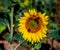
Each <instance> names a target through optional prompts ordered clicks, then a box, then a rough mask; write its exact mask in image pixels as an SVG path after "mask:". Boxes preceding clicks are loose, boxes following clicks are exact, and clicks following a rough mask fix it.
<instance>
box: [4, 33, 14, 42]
mask: <svg viewBox="0 0 60 50" xmlns="http://www.w3.org/2000/svg"><path fill="white" fill-rule="evenodd" d="M4 38H5V39H6V40H7V41H8V42H10V43H12V42H13V37H12V39H11V37H10V33H6V34H5V35H4Z"/></svg>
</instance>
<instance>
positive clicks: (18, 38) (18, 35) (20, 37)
mask: <svg viewBox="0 0 60 50" xmlns="http://www.w3.org/2000/svg"><path fill="white" fill-rule="evenodd" d="M13 40H17V41H18V42H20V43H21V44H27V41H25V40H24V39H23V38H22V35H21V33H20V34H19V33H18V34H15V35H14V37H13Z"/></svg>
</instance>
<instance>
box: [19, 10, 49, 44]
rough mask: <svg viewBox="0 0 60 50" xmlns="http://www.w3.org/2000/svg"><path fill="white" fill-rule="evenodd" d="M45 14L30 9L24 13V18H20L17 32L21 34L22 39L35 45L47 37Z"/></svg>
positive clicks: (46, 18) (46, 17)
mask: <svg viewBox="0 0 60 50" xmlns="http://www.w3.org/2000/svg"><path fill="white" fill-rule="evenodd" d="M45 15H46V14H45V13H43V14H42V13H41V12H37V11H36V10H35V9H30V10H29V11H28V12H24V16H23V17H20V18H19V19H18V20H19V24H18V26H19V27H18V30H19V32H22V38H24V40H27V41H29V42H31V43H32V44H33V43H36V42H40V41H41V40H42V39H44V38H45V37H47V35H46V34H47V30H48V29H47V24H48V16H45Z"/></svg>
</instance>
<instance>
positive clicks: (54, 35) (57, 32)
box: [48, 29, 60, 40]
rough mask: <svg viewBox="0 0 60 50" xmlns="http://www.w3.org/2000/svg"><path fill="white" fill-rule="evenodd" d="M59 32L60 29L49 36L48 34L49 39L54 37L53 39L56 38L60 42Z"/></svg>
mask: <svg viewBox="0 0 60 50" xmlns="http://www.w3.org/2000/svg"><path fill="white" fill-rule="evenodd" d="M59 30H60V29H57V30H55V31H53V32H51V33H49V34H48V38H49V37H52V38H54V39H56V40H60V35H59Z"/></svg>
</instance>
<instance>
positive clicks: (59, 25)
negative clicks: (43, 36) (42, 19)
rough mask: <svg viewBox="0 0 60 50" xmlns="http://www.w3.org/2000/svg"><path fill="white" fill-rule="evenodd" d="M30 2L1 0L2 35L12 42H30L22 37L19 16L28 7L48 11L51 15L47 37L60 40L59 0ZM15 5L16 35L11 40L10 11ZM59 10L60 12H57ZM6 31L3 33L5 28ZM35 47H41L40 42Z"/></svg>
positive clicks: (32, 0)
mask: <svg viewBox="0 0 60 50" xmlns="http://www.w3.org/2000/svg"><path fill="white" fill-rule="evenodd" d="M28 1H29V4H27V6H26V5H24V0H0V37H3V38H4V39H6V40H7V41H9V42H10V43H12V42H13V41H14V40H17V41H18V42H20V43H21V44H23V45H27V44H29V43H28V42H27V41H24V40H23V39H22V37H21V36H22V35H20V34H19V33H18V30H17V28H18V26H17V24H18V18H19V17H20V16H22V15H23V12H24V11H27V10H28V9H33V8H35V9H37V10H38V11H40V12H42V13H44V12H45V13H46V15H48V16H49V24H48V25H47V27H48V34H47V36H48V37H47V38H50V37H52V38H53V39H55V40H57V41H59V42H60V17H59V16H60V15H59V13H60V11H58V9H57V8H59V7H58V6H57V5H60V4H59V3H60V2H59V1H58V0H28ZM12 7H14V13H13V23H14V24H13V26H14V35H13V37H12V39H11V40H9V39H10V25H11V24H10V22H11V21H10V16H9V14H10V12H11V8H12ZM57 12H58V13H57ZM6 29H7V31H6V33H5V34H4V35H3V36H1V34H3V32H4V30H6ZM34 46H35V48H39V47H40V43H38V44H34Z"/></svg>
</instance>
